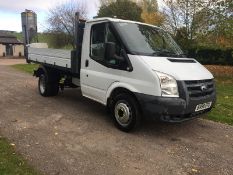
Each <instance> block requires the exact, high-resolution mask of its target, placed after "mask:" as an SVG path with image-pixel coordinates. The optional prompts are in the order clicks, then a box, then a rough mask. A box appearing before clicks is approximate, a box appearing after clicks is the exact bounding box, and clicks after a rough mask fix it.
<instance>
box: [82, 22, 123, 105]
mask: <svg viewBox="0 0 233 175" xmlns="http://www.w3.org/2000/svg"><path fill="white" fill-rule="evenodd" d="M112 31H113V30H112V29H111V28H110V27H109V24H108V23H98V24H93V25H92V26H91V27H90V39H89V44H88V46H89V47H88V49H87V48H86V49H85V50H86V51H85V52H86V53H85V54H83V55H85V57H86V58H84V59H83V58H82V59H83V61H82V62H84V63H82V68H81V89H82V93H83V96H86V97H88V98H91V99H93V100H95V101H98V102H100V103H102V104H106V99H105V97H106V93H107V90H108V88H109V87H110V86H111V85H112V84H113V83H114V82H117V81H120V80H121V72H122V70H120V65H118V64H119V63H118V61H117V60H115V59H114V58H112V59H105V43H106V42H114V43H116V49H117V50H120V48H121V45H120V44H119V42H118V41H117V39H116V37H115V34H114V33H113V32H112ZM117 52H118V51H117ZM118 66H119V67H118Z"/></svg>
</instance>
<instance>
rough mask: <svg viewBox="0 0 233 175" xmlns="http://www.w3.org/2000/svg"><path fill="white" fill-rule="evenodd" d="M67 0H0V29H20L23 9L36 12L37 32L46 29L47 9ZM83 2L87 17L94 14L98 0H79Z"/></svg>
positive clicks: (18, 30)
mask: <svg viewBox="0 0 233 175" xmlns="http://www.w3.org/2000/svg"><path fill="white" fill-rule="evenodd" d="M65 1H67V0H0V30H10V31H17V32H20V31H22V27H21V12H23V11H25V9H29V10H33V11H34V12H36V13H37V18H38V30H39V32H41V31H44V30H46V29H47V27H46V17H47V14H48V10H49V9H51V8H53V7H54V6H56V5H57V4H59V3H63V2H65ZM80 1H82V2H85V3H86V5H87V9H88V13H89V15H88V17H89V18H92V17H93V16H96V14H97V11H98V6H99V1H98V0H80Z"/></svg>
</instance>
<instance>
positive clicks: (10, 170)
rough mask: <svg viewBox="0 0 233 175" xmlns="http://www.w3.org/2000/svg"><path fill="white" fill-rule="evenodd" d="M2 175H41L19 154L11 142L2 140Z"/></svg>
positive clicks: (0, 168) (0, 169) (0, 165)
mask: <svg viewBox="0 0 233 175" xmlns="http://www.w3.org/2000/svg"><path fill="white" fill-rule="evenodd" d="M0 174H1V175H16V174H17V175H39V173H38V172H36V171H35V170H34V169H33V168H32V167H31V166H29V165H28V164H27V163H26V161H25V160H24V159H23V158H22V157H21V156H20V155H19V154H17V153H15V150H14V147H13V146H12V145H10V144H9V142H8V141H7V140H6V139H4V138H0Z"/></svg>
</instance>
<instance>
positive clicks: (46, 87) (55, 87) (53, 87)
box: [38, 73, 59, 97]
mask: <svg viewBox="0 0 233 175" xmlns="http://www.w3.org/2000/svg"><path fill="white" fill-rule="evenodd" d="M50 78H52V77H50ZM38 89H39V93H40V94H41V95H42V96H43V97H49V96H56V95H57V94H58V92H59V84H58V81H51V82H50V81H49V77H48V75H46V74H44V73H43V74H41V75H40V77H39V81H38Z"/></svg>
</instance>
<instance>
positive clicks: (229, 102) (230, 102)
mask: <svg viewBox="0 0 233 175" xmlns="http://www.w3.org/2000/svg"><path fill="white" fill-rule="evenodd" d="M206 67H207V69H209V70H210V71H211V72H212V73H213V74H214V77H215V82H216V87H217V103H216V105H215V107H214V109H213V110H212V111H211V112H210V113H208V114H207V115H206V117H205V118H206V119H209V120H213V121H216V122H221V123H227V124H229V125H233V67H230V66H206Z"/></svg>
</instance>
